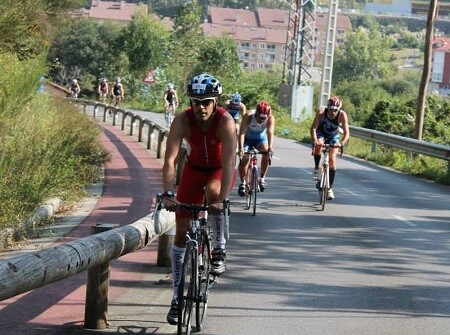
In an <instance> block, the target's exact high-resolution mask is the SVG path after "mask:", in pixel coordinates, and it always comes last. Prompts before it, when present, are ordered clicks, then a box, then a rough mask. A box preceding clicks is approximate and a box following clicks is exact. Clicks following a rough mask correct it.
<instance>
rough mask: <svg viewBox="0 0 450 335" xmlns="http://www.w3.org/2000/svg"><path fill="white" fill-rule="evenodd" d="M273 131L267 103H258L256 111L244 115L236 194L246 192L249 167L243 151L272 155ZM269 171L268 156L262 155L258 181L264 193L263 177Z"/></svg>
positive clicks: (272, 117)
mask: <svg viewBox="0 0 450 335" xmlns="http://www.w3.org/2000/svg"><path fill="white" fill-rule="evenodd" d="M274 130H275V117H274V116H273V115H272V107H271V106H270V104H269V103H268V102H267V101H264V100H263V101H260V102H259V103H258V104H257V105H256V110H255V111H252V112H250V113H248V114H244V115H243V118H242V123H241V130H240V132H239V154H240V155H241V156H242V160H241V162H240V164H239V167H238V168H239V177H240V178H241V184H240V185H239V189H238V194H239V195H240V196H241V197H244V196H245V195H246V193H247V192H248V185H247V184H246V176H247V173H248V166H249V155H248V154H244V155H242V152H243V150H244V151H246V150H248V149H251V148H256V149H258V150H259V151H267V152H269V154H272V153H273V137H274ZM268 169H269V155H263V156H262V158H261V176H260V179H259V189H260V191H261V192H264V190H265V189H266V181H265V177H266V175H267V171H268Z"/></svg>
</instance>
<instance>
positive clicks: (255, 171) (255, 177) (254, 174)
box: [252, 168, 258, 216]
mask: <svg viewBox="0 0 450 335" xmlns="http://www.w3.org/2000/svg"><path fill="white" fill-rule="evenodd" d="M252 188H253V194H252V196H253V216H255V215H256V193H258V169H257V168H253V171H252Z"/></svg>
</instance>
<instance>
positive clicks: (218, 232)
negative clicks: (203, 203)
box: [208, 214, 226, 249]
mask: <svg viewBox="0 0 450 335" xmlns="http://www.w3.org/2000/svg"><path fill="white" fill-rule="evenodd" d="M208 219H209V220H210V221H209V222H210V224H211V229H212V232H213V234H212V236H213V245H214V249H225V243H226V240H225V235H224V226H225V222H224V215H223V214H219V215H210V216H209V217H208Z"/></svg>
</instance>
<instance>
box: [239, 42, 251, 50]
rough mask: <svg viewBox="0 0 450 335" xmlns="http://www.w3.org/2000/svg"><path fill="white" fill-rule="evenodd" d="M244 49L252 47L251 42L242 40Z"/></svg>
mask: <svg viewBox="0 0 450 335" xmlns="http://www.w3.org/2000/svg"><path fill="white" fill-rule="evenodd" d="M241 47H242V49H250V43H248V42H242V43H241Z"/></svg>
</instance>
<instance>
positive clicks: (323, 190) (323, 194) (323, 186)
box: [319, 166, 329, 211]
mask: <svg viewBox="0 0 450 335" xmlns="http://www.w3.org/2000/svg"><path fill="white" fill-rule="evenodd" d="M323 170H324V171H323V173H322V177H321V180H320V188H319V194H320V210H322V211H323V210H324V209H325V203H326V202H327V196H328V185H329V183H328V178H329V177H328V176H329V170H328V166H326V167H325V168H324V169H323Z"/></svg>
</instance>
